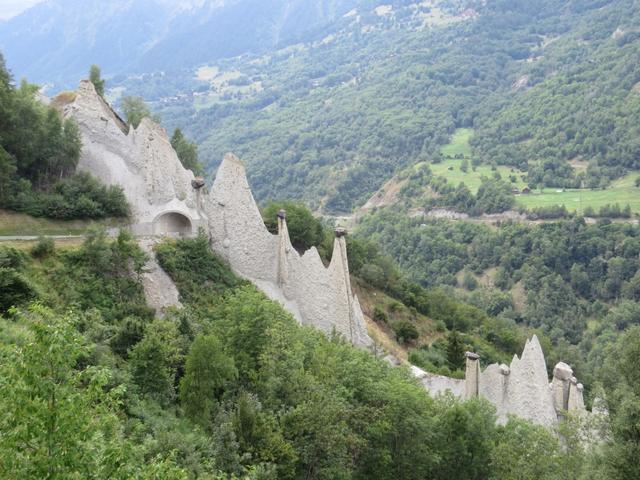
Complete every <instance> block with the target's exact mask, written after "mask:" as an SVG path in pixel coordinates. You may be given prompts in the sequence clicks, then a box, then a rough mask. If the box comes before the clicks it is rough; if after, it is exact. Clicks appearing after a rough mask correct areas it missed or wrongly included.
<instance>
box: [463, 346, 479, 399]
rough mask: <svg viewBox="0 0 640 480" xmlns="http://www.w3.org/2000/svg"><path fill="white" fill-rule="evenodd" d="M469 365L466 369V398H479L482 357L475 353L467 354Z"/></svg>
mask: <svg viewBox="0 0 640 480" xmlns="http://www.w3.org/2000/svg"><path fill="white" fill-rule="evenodd" d="M465 356H466V357H467V365H466V369H465V376H464V377H465V383H464V394H465V397H466V398H473V397H477V396H478V391H479V389H480V385H479V382H480V355H478V354H477V353H473V352H466V353H465Z"/></svg>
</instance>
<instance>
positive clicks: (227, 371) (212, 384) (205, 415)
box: [180, 335, 238, 428]
mask: <svg viewBox="0 0 640 480" xmlns="http://www.w3.org/2000/svg"><path fill="white" fill-rule="evenodd" d="M237 375H238V372H237V370H236V367H235V365H234V362H233V358H231V357H229V356H227V355H226V354H225V352H224V351H223V349H222V344H221V343H220V341H219V340H218V339H217V338H216V337H215V336H214V335H200V336H198V337H196V339H195V340H194V341H193V344H192V345H191V348H190V349H189V354H188V355H187V359H186V363H185V374H184V377H182V380H181V381H180V402H181V404H182V408H183V409H184V411H185V414H186V415H187V416H188V417H189V418H190V419H191V420H193V421H194V422H195V423H198V424H200V425H201V426H202V427H204V428H207V427H209V425H210V424H211V421H212V415H213V413H214V411H215V406H216V400H217V399H219V398H220V397H221V395H222V393H223V392H224V388H225V387H226V386H227V384H229V383H230V382H232V381H233V380H235V378H236V377H237Z"/></svg>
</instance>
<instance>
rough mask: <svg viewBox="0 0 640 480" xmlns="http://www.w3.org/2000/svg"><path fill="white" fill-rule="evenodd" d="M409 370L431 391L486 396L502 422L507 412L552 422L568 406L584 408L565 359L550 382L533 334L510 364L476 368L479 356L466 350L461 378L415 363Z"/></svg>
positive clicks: (580, 386)
mask: <svg viewBox="0 0 640 480" xmlns="http://www.w3.org/2000/svg"><path fill="white" fill-rule="evenodd" d="M412 373H413V375H414V376H415V377H416V378H418V379H419V380H420V382H421V383H422V384H423V385H424V386H425V387H426V388H427V389H429V391H430V392H431V393H432V394H436V393H439V392H441V391H443V390H449V391H451V392H452V393H453V394H454V395H456V396H458V397H460V398H471V397H473V396H476V395H478V396H481V397H484V398H486V399H487V400H488V401H489V402H490V403H492V404H493V405H494V406H495V407H496V414H497V416H498V421H499V422H500V423H505V422H506V421H507V419H508V416H509V415H516V416H518V417H521V418H525V419H527V420H531V421H532V422H534V423H538V424H541V425H545V426H553V425H555V424H557V423H558V420H559V418H561V417H562V415H563V414H564V412H566V411H567V410H571V411H585V408H584V402H583V399H582V385H581V384H578V383H577V380H576V379H575V377H573V371H572V370H571V367H569V366H568V365H567V364H565V363H559V364H558V365H556V368H555V369H554V379H553V381H552V382H551V384H549V380H548V377H547V367H546V362H545V359H544V354H543V352H542V347H541V346H540V342H539V341H538V338H537V337H536V336H535V335H534V336H533V337H532V338H531V340H527V343H526V345H525V347H524V350H523V352H522V356H521V357H520V358H518V356H517V355H514V357H513V360H512V361H511V365H510V366H507V365H504V364H502V365H499V364H497V363H494V364H492V365H489V366H488V367H487V368H486V369H485V370H483V371H482V372H479V357H478V356H477V355H475V354H472V353H470V352H469V353H467V367H466V378H465V380H464V381H460V380H455V379H452V378H448V377H441V376H439V375H433V374H427V373H426V372H423V371H422V370H420V369H417V368H416V367H413V368H412ZM478 375H479V376H478ZM457 382H462V386H461V385H460V384H458V383H457Z"/></svg>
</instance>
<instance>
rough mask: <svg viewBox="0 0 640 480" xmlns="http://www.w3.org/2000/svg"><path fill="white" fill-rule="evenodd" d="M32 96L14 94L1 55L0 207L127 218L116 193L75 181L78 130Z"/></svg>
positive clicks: (33, 89)
mask: <svg viewBox="0 0 640 480" xmlns="http://www.w3.org/2000/svg"><path fill="white" fill-rule="evenodd" d="M37 92H38V87H37V86H36V85H30V84H28V83H27V82H26V81H23V82H22V83H21V85H20V87H19V88H15V87H14V86H13V85H12V83H11V76H10V75H9V72H8V71H7V70H6V67H5V64H4V59H3V58H2V56H1V55H0V117H1V118H2V120H0V206H2V207H4V208H8V209H11V210H16V211H19V212H24V213H28V214H29V215H32V216H37V217H49V218H58V219H74V218H103V217H108V216H114V217H124V216H127V215H128V212H129V209H128V206H127V202H126V199H125V197H124V193H123V191H122V189H121V188H119V187H113V186H111V187H106V186H104V185H102V184H100V183H99V182H98V181H97V180H96V179H94V178H92V177H91V176H89V175H88V174H86V173H83V174H77V175H74V172H75V169H76V165H77V163H78V159H79V158H80V151H81V148H82V143H81V140H80V132H79V129H78V126H77V124H76V123H75V122H74V121H73V120H72V119H66V120H63V119H62V117H61V115H60V114H59V112H58V111H56V110H55V108H53V107H48V106H45V105H44V104H42V103H40V102H39V101H38V100H37V99H36V95H37Z"/></svg>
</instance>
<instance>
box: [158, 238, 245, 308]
mask: <svg viewBox="0 0 640 480" xmlns="http://www.w3.org/2000/svg"><path fill="white" fill-rule="evenodd" d="M156 256H157V258H158V261H159V263H160V265H161V266H162V268H163V269H164V270H165V271H166V272H167V273H168V274H169V275H170V276H171V278H172V279H173V281H174V282H175V283H176V285H177V286H178V289H179V290H180V296H181V298H182V300H183V301H185V302H189V303H203V304H206V303H207V300H206V299H210V298H212V296H213V297H217V296H218V295H219V294H220V293H222V292H223V291H225V290H226V289H228V288H230V287H235V286H237V285H239V284H240V282H241V281H240V279H238V278H237V277H236V276H235V275H234V274H233V273H232V272H231V271H230V270H229V268H228V267H227V266H226V265H224V264H223V263H222V262H221V261H220V259H219V258H217V257H215V256H213V255H211V252H210V248H209V241H208V239H207V237H206V236H205V235H198V236H197V237H196V238H193V239H186V240H182V241H180V242H171V241H166V242H163V243H161V244H160V245H157V246H156ZM203 287H204V288H203ZM209 301H210V300H209Z"/></svg>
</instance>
